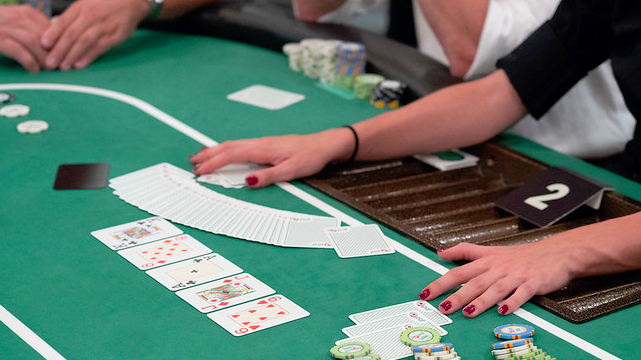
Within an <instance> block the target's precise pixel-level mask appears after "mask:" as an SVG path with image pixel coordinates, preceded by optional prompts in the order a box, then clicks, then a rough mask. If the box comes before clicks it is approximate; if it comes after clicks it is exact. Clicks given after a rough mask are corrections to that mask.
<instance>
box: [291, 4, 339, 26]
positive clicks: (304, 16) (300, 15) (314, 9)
mask: <svg viewBox="0 0 641 360" xmlns="http://www.w3.org/2000/svg"><path fill="white" fill-rule="evenodd" d="M345 1H346V0H322V1H319V0H292V6H293V8H294V16H296V18H297V19H300V20H304V21H318V18H320V17H321V16H323V15H325V14H327V13H329V12H332V11H334V10H336V9H338V8H339V7H340V6H341V5H343V4H344V3H345Z"/></svg>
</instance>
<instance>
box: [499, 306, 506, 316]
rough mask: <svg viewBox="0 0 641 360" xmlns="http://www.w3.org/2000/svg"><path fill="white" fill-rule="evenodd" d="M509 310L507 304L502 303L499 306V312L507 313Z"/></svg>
mask: <svg viewBox="0 0 641 360" xmlns="http://www.w3.org/2000/svg"><path fill="white" fill-rule="evenodd" d="M507 310H508V307H507V305H505V304H504V305H501V307H500V308H499V314H501V315H505V313H507Z"/></svg>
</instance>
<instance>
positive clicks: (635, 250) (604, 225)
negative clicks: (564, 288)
mask: <svg viewBox="0 0 641 360" xmlns="http://www.w3.org/2000/svg"><path fill="white" fill-rule="evenodd" d="M541 241H542V242H555V243H556V244H557V245H559V246H563V248H562V249H560V250H559V251H563V252H565V253H566V254H567V255H568V256H569V257H570V259H569V260H568V263H569V264H573V272H574V274H573V277H574V278H579V277H586V276H594V275H603V274H611V273H617V272H623V271H629V270H634V269H639V268H641V213H636V214H633V215H628V216H624V217H620V218H616V219H611V220H608V221H603V222H599V223H595V224H591V225H587V226H583V227H580V228H577V229H573V230H569V231H566V232H563V233H560V234H557V235H555V236H553V237H550V238H548V239H544V240H541Z"/></svg>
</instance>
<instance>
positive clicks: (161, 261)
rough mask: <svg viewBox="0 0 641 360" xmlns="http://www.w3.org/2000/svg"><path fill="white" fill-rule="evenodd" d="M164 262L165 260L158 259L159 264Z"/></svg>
mask: <svg viewBox="0 0 641 360" xmlns="http://www.w3.org/2000/svg"><path fill="white" fill-rule="evenodd" d="M165 262H166V261H165V260H160V261H158V263H159V264H164V263H165Z"/></svg>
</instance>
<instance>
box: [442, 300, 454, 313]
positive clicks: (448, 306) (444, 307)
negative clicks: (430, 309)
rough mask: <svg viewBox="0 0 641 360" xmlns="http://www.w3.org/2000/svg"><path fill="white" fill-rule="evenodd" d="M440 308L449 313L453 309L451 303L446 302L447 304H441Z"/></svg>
mask: <svg viewBox="0 0 641 360" xmlns="http://www.w3.org/2000/svg"><path fill="white" fill-rule="evenodd" d="M440 306H441V307H442V308H443V310H445V311H447V310H449V309H451V308H452V303H451V302H449V301H445V302H443V303H441V305H440Z"/></svg>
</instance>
